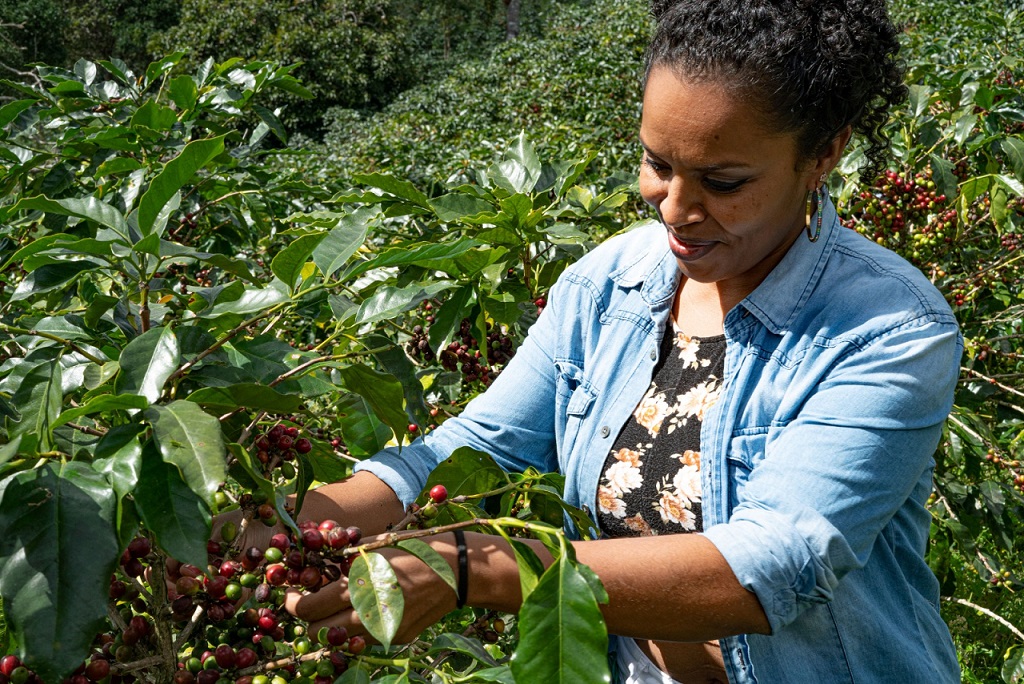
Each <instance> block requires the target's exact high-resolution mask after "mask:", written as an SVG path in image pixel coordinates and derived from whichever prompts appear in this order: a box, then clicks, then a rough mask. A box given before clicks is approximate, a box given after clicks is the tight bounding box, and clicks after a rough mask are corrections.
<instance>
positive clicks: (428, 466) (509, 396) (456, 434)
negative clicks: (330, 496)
mask: <svg viewBox="0 0 1024 684" xmlns="http://www.w3.org/2000/svg"><path fill="white" fill-rule="evenodd" d="M563 290H564V285H563V284H562V283H561V281H559V283H556V285H555V286H554V287H553V288H552V290H551V292H550V293H549V296H548V299H549V304H548V306H547V307H545V309H544V312H543V313H542V314H541V315H540V317H539V318H538V320H537V322H536V323H534V325H533V326H532V327H531V328H530V332H529V334H528V335H527V336H526V338H525V339H524V340H523V344H522V345H521V346H520V347H519V349H518V350H517V351H516V354H515V356H513V357H512V359H511V360H510V361H509V363H508V364H507V365H506V366H505V368H504V369H503V370H502V371H501V373H500V374H499V375H498V377H497V378H496V379H495V380H494V382H493V383H491V386H490V387H488V389H487V391H486V392H483V393H482V394H480V395H478V396H477V397H475V398H474V399H473V400H472V401H471V402H470V403H469V405H468V406H467V407H466V409H465V411H463V412H462V413H461V414H460V415H458V416H455V417H453V418H449V419H448V420H446V421H445V422H444V423H443V424H441V426H439V427H438V428H437V429H436V430H433V431H431V432H430V433H428V434H427V435H425V436H423V437H422V438H420V439H417V440H416V441H415V442H413V443H412V444H411V445H409V446H406V447H404V448H402V449H401V450H399V449H397V448H388V449H385V450H384V451H381V452H380V453H378V454H376V455H374V456H372V457H371V458H369V459H367V460H365V461H362V462H360V463H359V464H357V465H356V467H355V470H356V471H360V470H366V471H369V472H372V473H373V474H374V475H376V476H377V477H379V478H380V479H381V480H382V481H383V482H384V483H385V484H387V485H388V486H389V487H391V489H393V490H394V492H395V494H397V495H398V498H399V499H400V500H401V501H402V503H403V504H408V503H410V502H411V501H413V500H414V499H415V498H416V496H417V495H418V494H419V492H420V490H421V489H422V488H423V485H424V484H425V483H426V481H427V477H428V476H429V475H430V472H431V470H433V469H434V467H435V466H437V465H438V464H439V463H441V461H443V460H444V459H446V458H448V457H449V456H450V455H451V453H452V452H453V451H455V450H456V449H458V448H460V447H467V446H468V447H472V448H474V449H477V450H479V451H483V452H485V453H487V454H490V455H491V456H492V457H493V458H494V460H495V461H496V462H497V463H498V465H499V466H501V467H502V468H503V469H504V470H506V471H508V472H522V471H523V470H525V469H526V468H527V467H530V466H532V467H534V468H537V469H539V470H541V471H542V472H550V471H554V470H557V468H558V461H557V454H556V447H555V437H556V430H555V412H554V406H555V403H556V397H555V365H554V361H553V357H552V354H553V351H552V350H554V349H555V345H556V343H557V337H558V333H557V331H556V330H555V326H556V325H557V323H558V321H560V320H563V318H564V317H565V316H568V315H570V314H568V313H566V312H565V311H562V310H561V307H562V306H564V299H563V296H562V295H563Z"/></svg>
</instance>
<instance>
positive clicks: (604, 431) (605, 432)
mask: <svg viewBox="0 0 1024 684" xmlns="http://www.w3.org/2000/svg"><path fill="white" fill-rule="evenodd" d="M609 434H611V430H609V429H608V426H607V425H604V426H602V427H601V436H602V437H607V436H608V435H609Z"/></svg>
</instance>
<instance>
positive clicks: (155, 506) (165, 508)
mask: <svg viewBox="0 0 1024 684" xmlns="http://www.w3.org/2000/svg"><path fill="white" fill-rule="evenodd" d="M135 507H136V508H137V509H138V511H139V515H141V516H142V521H143V522H144V523H145V524H146V527H147V528H148V529H149V530H150V531H151V532H152V533H153V536H154V537H156V542H157V543H158V544H159V545H160V547H161V548H162V549H163V550H164V551H166V552H167V553H168V554H170V556H171V557H173V558H177V559H178V560H180V561H182V562H184V563H191V564H192V565H196V566H198V567H200V568H202V567H205V566H206V541H207V540H208V539H209V538H210V530H211V528H212V524H213V517H212V515H211V514H210V510H209V508H208V507H207V505H206V504H205V503H204V502H203V499H202V498H201V497H200V496H198V495H197V494H196V492H194V491H193V488H192V487H191V486H190V485H189V484H187V483H186V482H185V480H184V479H183V478H182V473H181V472H180V471H179V469H178V468H175V467H174V465H173V464H171V463H168V462H167V461H166V460H164V459H162V458H161V455H160V452H158V451H157V450H156V448H155V447H154V445H153V443H152V442H149V443H147V444H146V446H145V447H144V448H143V450H142V468H141V470H140V472H139V483H138V485H137V487H136V489H135Z"/></svg>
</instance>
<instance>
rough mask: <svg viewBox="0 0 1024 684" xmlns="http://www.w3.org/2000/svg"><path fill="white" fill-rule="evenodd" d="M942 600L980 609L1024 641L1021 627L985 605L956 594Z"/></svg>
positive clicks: (979, 610)
mask: <svg viewBox="0 0 1024 684" xmlns="http://www.w3.org/2000/svg"><path fill="white" fill-rule="evenodd" d="M942 600H944V601H950V602H951V603H959V604H960V605H961V606H967V607H968V608H973V609H974V610H976V611H978V612H979V613H984V614H985V615H988V616H989V617H990V618H992V619H993V620H995V621H996V622H998V623H999V624H1001V625H1002V626H1003V627H1006V629H1008V630H1010V631H1011V632H1013V633H1014V635H1015V636H1016V637H1017V638H1018V639H1020V640H1021V641H1024V632H1022V631H1020V630H1019V629H1017V628H1016V627H1014V626H1013V623H1011V622H1010V621H1009V620H1007V619H1006V618H1004V617H1003V616H1002V615H998V614H996V613H994V612H992V611H991V610H989V609H988V608H985V607H983V606H979V605H978V604H976V603H971V602H970V601H968V600H967V599H962V598H957V597H956V596H943V597H942Z"/></svg>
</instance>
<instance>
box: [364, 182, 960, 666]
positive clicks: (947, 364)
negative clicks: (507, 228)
mask: <svg viewBox="0 0 1024 684" xmlns="http://www.w3.org/2000/svg"><path fill="white" fill-rule="evenodd" d="M823 218H824V227H823V230H822V234H821V238H820V239H819V240H818V241H817V242H814V243H812V242H810V241H809V240H807V239H805V238H804V237H800V238H799V239H797V241H796V242H795V243H794V244H793V246H792V247H791V248H790V250H789V252H788V253H787V254H786V256H785V257H784V258H783V260H782V261H781V262H780V263H779V265H778V266H776V268H775V269H774V270H773V271H772V272H771V273H770V274H769V275H768V277H767V278H766V279H765V280H764V282H763V283H761V285H760V286H759V287H758V288H757V289H756V290H755V291H754V292H752V293H751V294H750V295H749V296H748V297H747V298H746V299H744V300H743V301H742V302H740V303H739V304H738V305H737V306H736V307H735V308H734V309H733V310H732V311H730V312H729V314H728V315H727V316H726V319H725V335H726V341H727V352H726V360H725V378H724V381H723V391H722V394H721V398H720V399H719V401H718V403H717V404H715V406H714V407H713V408H712V409H711V410H710V412H709V413H707V414H706V415H705V418H704V422H703V426H702V431H701V453H702V456H701V461H702V465H703V467H702V478H703V489H704V498H703V504H702V505H703V513H704V526H705V530H704V535H705V536H706V537H707V538H708V539H709V540H711V541H712V542H713V543H714V544H715V546H716V547H717V548H718V549H719V551H721V553H722V554H723V556H724V557H725V559H726V560H727V561H728V563H729V565H730V567H731V568H732V570H733V572H735V574H736V577H737V578H738V579H739V581H740V583H741V584H743V586H745V587H747V588H748V589H749V590H750V591H752V592H754V593H755V594H756V595H757V597H758V599H759V600H760V602H761V605H762V607H763V608H764V611H765V613H766V615H767V616H768V620H769V622H770V624H771V628H772V634H771V635H770V636H766V635H757V634H750V635H738V636H733V637H728V638H724V639H722V640H721V646H722V652H723V655H724V658H725V663H726V669H727V671H728V673H729V678H730V681H731V682H734V683H743V684H748V683H754V682H759V683H761V684H768V683H772V684H774V683H786V684H803V683H806V684H822V683H828V684H832V683H838V682H851V683H852V682H857V683H860V684H875V683H878V682H899V683H901V684H907V683H911V682H921V683H924V682H928V683H929V684H935V683H942V684H945V683H947V682H948V683H953V682H958V681H959V667H958V665H957V660H956V654H955V652H954V649H953V644H952V640H951V639H950V635H949V631H948V629H947V628H946V625H945V624H944V623H943V622H942V619H941V617H940V615H939V603H938V601H939V592H938V583H937V581H936V579H935V577H934V575H933V574H932V572H931V570H930V569H929V568H928V566H927V565H926V564H925V562H924V559H923V556H924V553H925V549H926V544H927V535H928V530H929V525H930V520H931V518H930V515H929V513H928V511H927V509H926V508H925V501H926V499H927V498H928V495H929V492H930V491H931V477H932V468H933V466H934V461H933V453H934V451H935V447H936V445H937V443H938V440H939V437H940V435H941V431H942V424H943V422H944V420H945V418H946V415H947V413H948V412H949V410H950V408H951V406H952V399H953V390H954V386H955V384H956V380H957V376H958V369H959V360H960V355H961V353H962V350H963V344H962V339H961V337H960V334H959V331H958V328H957V324H956V320H955V319H954V317H953V314H952V312H951V311H950V309H949V307H948V306H947V304H946V302H945V301H944V300H943V298H942V296H941V295H940V294H939V293H938V291H936V289H935V288H934V287H933V286H932V285H931V283H929V282H928V280H927V279H926V278H925V277H924V276H923V275H922V274H921V273H920V272H919V271H918V270H916V269H915V268H914V267H913V266H911V265H910V264H908V263H907V262H905V261H904V260H902V259H901V258H900V257H898V256H897V255H895V254H893V253H892V252H890V251H888V250H886V249H883V248H882V247H879V246H878V245H876V244H874V243H872V242H871V241H869V240H867V239H865V238H864V237H862V236H861V235H859V234H858V233H856V232H855V231H852V230H849V229H846V228H843V227H841V226H840V225H839V222H838V220H837V219H836V214H835V209H834V207H833V206H832V204H831V202H826V204H825V209H824V214H823ZM678 279H679V272H678V267H677V265H676V262H675V259H674V257H673V256H672V255H671V253H670V252H669V251H668V248H667V242H666V237H665V230H664V228H663V227H662V226H660V225H658V224H653V223H652V224H649V225H647V226H644V227H640V228H637V229H635V230H633V231H631V232H629V233H626V234H624V235H621V236H618V237H615V238H613V239H611V240H608V241H607V242H605V243H604V244H602V245H601V246H599V247H598V248H597V249H595V250H594V251H593V252H591V253H590V254H588V255H587V256H585V257H584V258H583V259H581V260H580V261H579V262H577V263H576V264H574V265H573V266H571V267H570V268H568V269H567V270H566V272H565V273H564V274H563V275H562V277H561V278H560V279H559V281H558V283H557V284H556V285H555V286H554V288H552V290H551V292H550V295H549V297H548V302H549V303H548V306H547V308H546V309H545V310H544V313H543V314H542V315H541V316H540V318H539V320H538V321H537V323H536V324H535V325H534V326H533V328H531V330H530V333H529V335H528V336H527V338H526V340H525V341H524V343H523V345H522V347H521V348H520V350H519V351H518V352H517V354H516V356H515V357H514V359H513V360H512V362H511V363H510V364H509V365H508V367H507V368H506V369H505V370H504V371H503V372H502V373H501V375H500V376H499V377H498V379H497V380H496V381H495V382H494V383H493V385H492V386H491V387H490V388H489V389H488V390H487V392H485V393H484V394H482V395H481V396H479V397H478V398H476V399H475V400H474V401H473V402H471V403H470V405H469V406H468V407H467V409H466V410H465V411H464V412H463V414H462V415H461V416H459V417H458V418H454V419H451V420H448V421H447V422H445V423H444V424H443V425H442V426H441V427H440V428H439V429H437V430H435V431H434V432H432V433H430V434H428V435H426V436H425V437H424V438H423V439H421V440H417V441H416V442H415V443H414V444H412V445H411V446H409V447H406V448H405V449H403V450H402V452H401V454H398V453H397V452H396V451H394V450H387V451H385V452H382V453H381V454H378V455H377V456H375V457H374V458H373V459H371V460H369V461H364V462H363V463H361V464H360V465H359V466H357V469H359V470H370V471H372V472H374V473H375V474H377V475H378V476H379V477H380V478H381V479H382V480H383V481H384V482H386V483H387V484H388V485H389V486H391V488H392V489H394V491H395V492H396V494H398V496H399V498H400V499H402V501H403V502H406V503H407V502H409V501H411V500H412V499H414V498H415V496H416V495H417V494H418V492H419V491H420V489H421V487H422V485H423V483H424V482H425V481H426V477H427V474H428V473H429V472H430V470H431V469H432V468H433V467H434V465H435V464H437V463H439V462H440V461H441V460H443V459H444V458H446V457H447V456H448V455H449V454H450V453H451V452H452V451H453V450H454V449H456V448H458V447H461V446H464V445H468V446H472V447H475V448H477V449H480V450H482V451H486V452H488V453H490V454H492V455H493V456H494V457H495V459H496V460H497V461H498V463H499V464H500V465H501V466H502V467H504V468H506V469H508V470H510V471H515V470H522V469H524V468H526V467H527V466H534V467H536V468H539V469H541V470H543V471H555V470H557V471H559V472H562V473H564V474H565V476H566V491H565V497H566V500H567V501H568V502H569V503H572V504H574V505H576V506H580V507H582V508H584V509H585V510H587V511H588V512H589V511H591V510H592V508H594V507H595V505H596V504H595V501H596V498H597V485H598V478H599V476H600V471H601V466H602V463H603V462H604V459H605V457H606V456H607V454H608V450H609V448H610V447H611V445H612V442H613V441H614V439H615V437H616V436H617V434H618V432H619V430H620V429H621V428H622V426H623V424H624V423H625V421H626V419H627V418H628V416H629V415H630V414H631V413H632V412H633V410H634V409H635V408H636V406H637V404H638V403H639V401H640V399H641V398H642V397H643V395H644V392H645V391H646V390H647V388H648V386H649V384H650V381H651V375H652V371H653V369H654V366H655V364H656V362H657V360H658V353H659V343H660V341H661V338H662V334H663V333H664V329H665V325H666V324H667V322H668V319H669V314H670V309H671V305H672V300H673V295H674V293H675V290H676V286H677V284H678ZM679 563H680V565H683V564H685V563H686V559H685V558H680V559H679ZM680 619H681V620H683V619H689V618H687V617H686V616H680Z"/></svg>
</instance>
